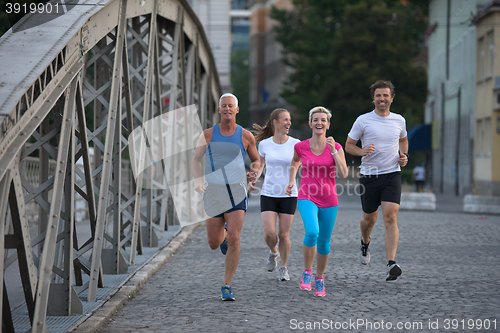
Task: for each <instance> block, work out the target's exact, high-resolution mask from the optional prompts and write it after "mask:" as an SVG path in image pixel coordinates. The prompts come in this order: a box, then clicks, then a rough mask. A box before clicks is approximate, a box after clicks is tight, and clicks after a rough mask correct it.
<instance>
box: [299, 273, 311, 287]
mask: <svg viewBox="0 0 500 333" xmlns="http://www.w3.org/2000/svg"><path fill="white" fill-rule="evenodd" d="M311 279H312V274H308V273H307V272H304V273H303V274H302V280H300V289H302V290H311Z"/></svg>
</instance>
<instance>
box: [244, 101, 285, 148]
mask: <svg viewBox="0 0 500 333" xmlns="http://www.w3.org/2000/svg"><path fill="white" fill-rule="evenodd" d="M283 112H288V110H286V109H275V110H274V111H273V112H271V115H270V116H269V120H268V121H267V123H266V125H265V126H260V125H258V124H253V128H254V129H253V130H252V132H253V134H254V135H255V140H257V142H259V141H262V140H264V139H267V138H270V137H272V136H273V135H274V125H273V120H278V119H279V117H280V114H282V113H283ZM288 113H290V112H288Z"/></svg>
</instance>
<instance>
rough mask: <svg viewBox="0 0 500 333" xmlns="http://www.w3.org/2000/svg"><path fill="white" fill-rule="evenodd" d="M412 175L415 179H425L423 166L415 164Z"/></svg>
mask: <svg viewBox="0 0 500 333" xmlns="http://www.w3.org/2000/svg"><path fill="white" fill-rule="evenodd" d="M413 175H414V177H415V180H417V181H424V180H425V168H424V167H423V166H421V165H417V166H416V167H415V168H414V169H413Z"/></svg>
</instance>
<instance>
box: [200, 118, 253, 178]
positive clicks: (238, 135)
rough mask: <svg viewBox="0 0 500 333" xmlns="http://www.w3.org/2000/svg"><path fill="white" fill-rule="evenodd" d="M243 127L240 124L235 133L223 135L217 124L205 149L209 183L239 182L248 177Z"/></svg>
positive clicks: (206, 175)
mask: <svg viewBox="0 0 500 333" xmlns="http://www.w3.org/2000/svg"><path fill="white" fill-rule="evenodd" d="M242 133H243V128H242V127H241V126H240V125H238V127H237V128H236V131H235V132H234V134H233V135H230V136H223V135H222V134H221V133H220V130H219V124H217V125H215V126H214V128H213V133H212V140H211V141H210V144H209V145H208V146H207V149H206V151H205V156H206V163H205V179H206V180H207V182H208V183H209V184H220V185H222V184H239V183H244V182H245V179H246V172H245V155H246V150H245V146H244V145H243V141H242Z"/></svg>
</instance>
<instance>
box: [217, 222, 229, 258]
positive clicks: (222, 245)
mask: <svg viewBox="0 0 500 333" xmlns="http://www.w3.org/2000/svg"><path fill="white" fill-rule="evenodd" d="M224 229H226V232H227V223H226V225H225V226H224ZM219 247H220V252H222V254H223V255H226V253H227V238H224V240H223V241H222V243H220V245H219Z"/></svg>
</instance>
